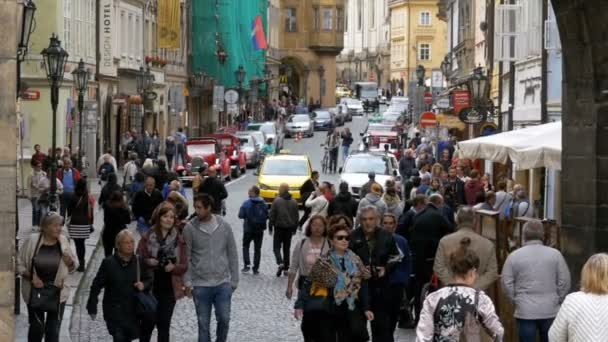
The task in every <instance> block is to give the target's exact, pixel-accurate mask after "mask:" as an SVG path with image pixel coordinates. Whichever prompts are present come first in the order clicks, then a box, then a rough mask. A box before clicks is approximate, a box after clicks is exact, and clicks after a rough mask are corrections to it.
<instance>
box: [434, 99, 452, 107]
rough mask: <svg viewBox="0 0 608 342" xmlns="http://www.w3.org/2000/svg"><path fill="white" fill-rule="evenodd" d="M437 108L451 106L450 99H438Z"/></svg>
mask: <svg viewBox="0 0 608 342" xmlns="http://www.w3.org/2000/svg"><path fill="white" fill-rule="evenodd" d="M437 108H441V109H448V108H450V99H439V100H437Z"/></svg>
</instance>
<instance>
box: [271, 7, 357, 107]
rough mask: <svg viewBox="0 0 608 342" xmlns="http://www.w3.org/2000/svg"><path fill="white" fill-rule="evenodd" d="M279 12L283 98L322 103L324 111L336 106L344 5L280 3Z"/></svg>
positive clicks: (342, 40) (343, 25)
mask: <svg viewBox="0 0 608 342" xmlns="http://www.w3.org/2000/svg"><path fill="white" fill-rule="evenodd" d="M280 11H281V18H282V19H283V20H282V23H281V24H280V31H279V54H280V60H281V66H280V70H279V80H280V83H281V84H280V88H281V90H282V91H281V94H282V95H285V93H289V94H290V95H291V96H292V97H294V98H297V99H306V103H308V102H310V100H311V99H312V101H313V102H314V103H316V102H317V101H319V99H320V102H321V105H322V106H324V107H328V106H332V105H335V103H336V98H335V91H334V90H335V88H336V56H337V55H338V54H339V53H340V51H342V49H343V47H344V27H345V20H346V17H345V1H344V0H281V1H280ZM321 67H322V68H321ZM285 90H287V91H285ZM319 94H321V97H320V96H319Z"/></svg>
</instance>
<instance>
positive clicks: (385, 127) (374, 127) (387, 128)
mask: <svg viewBox="0 0 608 342" xmlns="http://www.w3.org/2000/svg"><path fill="white" fill-rule="evenodd" d="M392 129H393V126H390V125H369V127H367V130H368V131H386V132H390V131H391V130H392Z"/></svg>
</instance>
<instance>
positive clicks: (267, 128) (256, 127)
mask: <svg viewBox="0 0 608 342" xmlns="http://www.w3.org/2000/svg"><path fill="white" fill-rule="evenodd" d="M247 130H248V131H260V132H263V133H264V134H265V135H266V139H269V138H272V140H273V142H274V145H275V148H276V150H277V151H280V150H282V149H283V143H284V140H285V133H284V132H283V128H282V127H281V126H280V125H278V124H277V123H276V122H274V121H266V122H261V123H251V124H249V125H248V126H247ZM264 143H266V142H265V141H264Z"/></svg>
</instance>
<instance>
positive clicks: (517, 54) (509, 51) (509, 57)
mask: <svg viewBox="0 0 608 342" xmlns="http://www.w3.org/2000/svg"><path fill="white" fill-rule="evenodd" d="M495 20H496V21H495V24H494V60H495V61H496V62H515V61H517V60H519V59H521V58H522V57H523V53H522V49H520V48H516V46H517V45H518V44H519V43H518V42H519V41H520V40H521V36H522V34H521V31H520V30H521V29H522V28H521V26H522V25H523V23H522V7H521V5H497V6H496V14H495Z"/></svg>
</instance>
